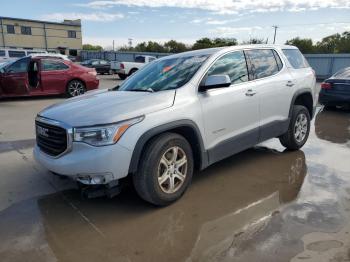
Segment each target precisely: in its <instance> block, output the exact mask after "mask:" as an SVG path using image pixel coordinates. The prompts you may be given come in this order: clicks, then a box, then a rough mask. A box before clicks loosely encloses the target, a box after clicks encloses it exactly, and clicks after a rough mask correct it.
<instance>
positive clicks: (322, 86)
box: [321, 82, 332, 89]
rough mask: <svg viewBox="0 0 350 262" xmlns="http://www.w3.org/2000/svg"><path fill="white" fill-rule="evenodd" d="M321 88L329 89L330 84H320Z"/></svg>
mask: <svg viewBox="0 0 350 262" xmlns="http://www.w3.org/2000/svg"><path fill="white" fill-rule="evenodd" d="M321 88H322V89H331V88H332V84H330V83H325V82H323V83H321Z"/></svg>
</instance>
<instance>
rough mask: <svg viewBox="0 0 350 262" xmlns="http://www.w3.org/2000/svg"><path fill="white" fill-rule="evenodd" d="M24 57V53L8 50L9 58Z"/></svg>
mask: <svg viewBox="0 0 350 262" xmlns="http://www.w3.org/2000/svg"><path fill="white" fill-rule="evenodd" d="M23 56H26V53H25V52H24V51H12V50H9V57H23Z"/></svg>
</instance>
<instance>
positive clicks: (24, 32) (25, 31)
mask: <svg viewBox="0 0 350 262" xmlns="http://www.w3.org/2000/svg"><path fill="white" fill-rule="evenodd" d="M21 33H22V35H31V34H32V29H31V28H30V27H29V26H21Z"/></svg>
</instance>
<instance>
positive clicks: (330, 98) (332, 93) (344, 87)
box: [319, 67, 350, 107]
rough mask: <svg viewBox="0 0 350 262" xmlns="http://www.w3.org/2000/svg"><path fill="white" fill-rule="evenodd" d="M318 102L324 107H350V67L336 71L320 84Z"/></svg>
mask: <svg viewBox="0 0 350 262" xmlns="http://www.w3.org/2000/svg"><path fill="white" fill-rule="evenodd" d="M319 102H320V104H322V105H324V106H326V107H335V106H350V67H347V68H344V69H342V70H340V71H338V72H337V73H335V74H334V75H333V76H331V77H330V78H328V79H327V80H325V81H324V82H323V83H322V84H321V91H320V96H319Z"/></svg>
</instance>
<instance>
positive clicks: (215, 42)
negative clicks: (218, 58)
mask: <svg viewBox="0 0 350 262" xmlns="http://www.w3.org/2000/svg"><path fill="white" fill-rule="evenodd" d="M233 45H237V40H236V39H235V38H214V39H210V38H208V37H204V38H201V39H199V40H197V41H196V42H195V43H194V45H193V46H192V49H193V50H197V49H204V48H211V47H221V46H233Z"/></svg>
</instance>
